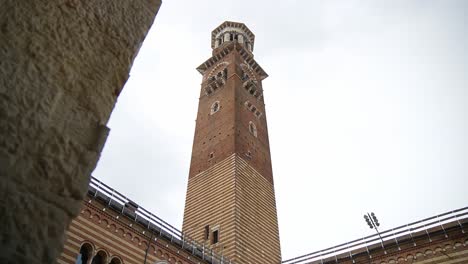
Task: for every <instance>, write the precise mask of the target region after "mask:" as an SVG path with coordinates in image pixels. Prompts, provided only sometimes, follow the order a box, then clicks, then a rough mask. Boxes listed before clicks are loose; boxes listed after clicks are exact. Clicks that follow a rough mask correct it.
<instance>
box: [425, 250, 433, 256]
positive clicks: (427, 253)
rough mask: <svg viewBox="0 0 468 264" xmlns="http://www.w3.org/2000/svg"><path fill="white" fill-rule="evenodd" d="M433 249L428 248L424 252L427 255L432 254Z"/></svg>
mask: <svg viewBox="0 0 468 264" xmlns="http://www.w3.org/2000/svg"><path fill="white" fill-rule="evenodd" d="M432 253H433V252H432V249H426V251H424V254H425V255H426V256H427V255H432Z"/></svg>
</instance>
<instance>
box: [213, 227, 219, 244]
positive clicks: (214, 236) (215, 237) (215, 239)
mask: <svg viewBox="0 0 468 264" xmlns="http://www.w3.org/2000/svg"><path fill="white" fill-rule="evenodd" d="M218 235H219V233H218V230H215V231H213V241H212V243H213V244H216V243H218Z"/></svg>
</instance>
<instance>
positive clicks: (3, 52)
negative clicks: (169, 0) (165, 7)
mask: <svg viewBox="0 0 468 264" xmlns="http://www.w3.org/2000/svg"><path fill="white" fill-rule="evenodd" d="M160 4H161V2H160V1H159V0H137V1H126V0H113V1H80V0H42V1H16V0H0V6H1V8H0V177H1V181H0V198H1V200H0V201H1V203H0V226H1V228H0V248H1V252H0V263H51V262H54V260H55V258H56V256H57V254H58V253H60V251H61V245H62V242H63V234H64V230H65V228H66V227H67V226H68V223H69V222H70V219H71V217H74V216H75V215H77V213H78V211H79V207H80V202H81V200H82V199H83V197H84V194H85V192H86V187H87V184H88V181H89V176H90V174H91V172H92V170H93V169H94V168H95V166H96V163H97V160H98V159H99V155H100V152H101V150H102V147H103V145H104V142H105V140H106V138H107V134H108V132H109V131H108V128H107V127H106V126H105V124H106V123H107V121H108V119H109V117H110V113H111V111H112V109H113V107H114V105H115V102H116V100H117V97H118V95H119V93H120V91H121V89H122V87H123V85H124V84H125V82H126V80H127V79H128V76H129V75H128V73H129V71H130V67H131V64H132V62H133V59H134V58H135V56H136V54H137V52H138V49H139V47H140V46H141V43H142V41H143V39H144V37H145V35H146V33H147V32H148V30H149V27H150V26H151V24H152V22H153V20H154V17H155V15H156V13H157V11H158V9H159V6H160Z"/></svg>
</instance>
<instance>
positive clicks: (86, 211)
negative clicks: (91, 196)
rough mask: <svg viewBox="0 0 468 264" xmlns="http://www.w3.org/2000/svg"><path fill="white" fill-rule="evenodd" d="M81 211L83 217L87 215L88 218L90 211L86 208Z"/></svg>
mask: <svg viewBox="0 0 468 264" xmlns="http://www.w3.org/2000/svg"><path fill="white" fill-rule="evenodd" d="M81 213H82V214H83V216H84V217H88V218H89V217H90V216H91V211H90V210H88V209H86V210H83V211H82V212H81Z"/></svg>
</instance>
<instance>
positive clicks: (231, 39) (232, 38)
mask: <svg viewBox="0 0 468 264" xmlns="http://www.w3.org/2000/svg"><path fill="white" fill-rule="evenodd" d="M233 35H234V34H232V33H230V34H229V40H230V41H233V40H234V36H233Z"/></svg>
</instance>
